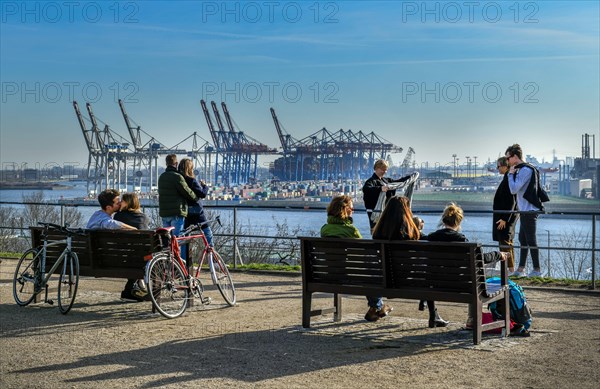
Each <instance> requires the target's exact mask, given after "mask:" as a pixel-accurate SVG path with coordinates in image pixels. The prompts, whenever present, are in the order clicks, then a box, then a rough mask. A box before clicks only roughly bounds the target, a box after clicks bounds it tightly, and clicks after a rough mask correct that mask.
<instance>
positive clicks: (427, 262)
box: [383, 241, 485, 293]
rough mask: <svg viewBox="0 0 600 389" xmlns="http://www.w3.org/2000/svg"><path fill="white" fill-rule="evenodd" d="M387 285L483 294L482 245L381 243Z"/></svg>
mask: <svg viewBox="0 0 600 389" xmlns="http://www.w3.org/2000/svg"><path fill="white" fill-rule="evenodd" d="M383 247H384V250H385V256H386V265H387V269H388V272H387V274H388V277H389V280H388V286H389V287H393V288H434V289H437V290H443V291H449V292H450V291H452V292H459V293H475V290H474V287H475V286H476V285H479V287H480V288H482V290H480V291H479V292H485V272H484V264H483V260H482V256H481V255H480V254H481V245H480V244H479V243H470V242H466V243H463V242H452V243H448V242H427V241H398V242H386V243H383Z"/></svg>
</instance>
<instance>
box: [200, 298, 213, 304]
mask: <svg viewBox="0 0 600 389" xmlns="http://www.w3.org/2000/svg"><path fill="white" fill-rule="evenodd" d="M210 303H212V298H210V297H202V304H204V305H209V304H210Z"/></svg>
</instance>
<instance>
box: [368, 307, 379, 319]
mask: <svg viewBox="0 0 600 389" xmlns="http://www.w3.org/2000/svg"><path fill="white" fill-rule="evenodd" d="M365 320H366V321H377V320H379V312H378V311H377V308H375V307H371V308H369V310H368V311H367V314H366V315H365Z"/></svg>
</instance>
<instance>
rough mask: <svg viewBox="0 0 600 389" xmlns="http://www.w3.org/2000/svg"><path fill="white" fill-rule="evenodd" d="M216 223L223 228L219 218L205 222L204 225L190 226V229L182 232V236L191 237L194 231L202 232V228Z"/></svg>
mask: <svg viewBox="0 0 600 389" xmlns="http://www.w3.org/2000/svg"><path fill="white" fill-rule="evenodd" d="M214 222H217V223H219V225H220V226H222V224H221V217H220V216H217V217H215V218H214V219H211V220H207V221H205V222H204V223H198V224H192V225H190V226H188V228H186V229H185V230H183V231H181V234H180V235H181V236H185V235H189V234H190V233H192V232H193V231H196V230H201V229H202V227H204V226H206V225H208V224H209V223H214Z"/></svg>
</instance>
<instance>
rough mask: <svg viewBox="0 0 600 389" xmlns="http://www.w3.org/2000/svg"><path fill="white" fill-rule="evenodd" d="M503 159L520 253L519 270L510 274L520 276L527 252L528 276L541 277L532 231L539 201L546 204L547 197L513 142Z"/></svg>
mask: <svg viewBox="0 0 600 389" xmlns="http://www.w3.org/2000/svg"><path fill="white" fill-rule="evenodd" d="M505 156H506V159H507V160H508V164H509V165H510V169H509V171H508V187H509V188H510V193H512V194H514V195H516V196H517V207H518V209H519V213H520V220H521V227H520V228H519V243H520V245H521V253H520V255H519V268H518V269H517V271H516V272H514V275H515V276H522V275H524V273H525V264H526V263H527V253H528V251H529V250H531V260H532V262H533V271H532V272H531V273H529V275H528V276H529V277H541V276H542V272H541V269H540V250H539V249H538V247H537V237H536V229H537V218H538V214H539V212H540V211H542V210H543V209H544V206H543V205H542V201H548V197H547V195H546V193H545V192H544V191H543V190H542V189H541V186H540V175H539V172H538V170H537V169H536V168H535V167H534V166H533V165H531V164H529V163H526V162H524V161H523V150H522V149H521V146H520V145H518V144H517V143H515V144H514V145H512V146H509V147H508V148H507V149H506V153H505Z"/></svg>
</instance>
